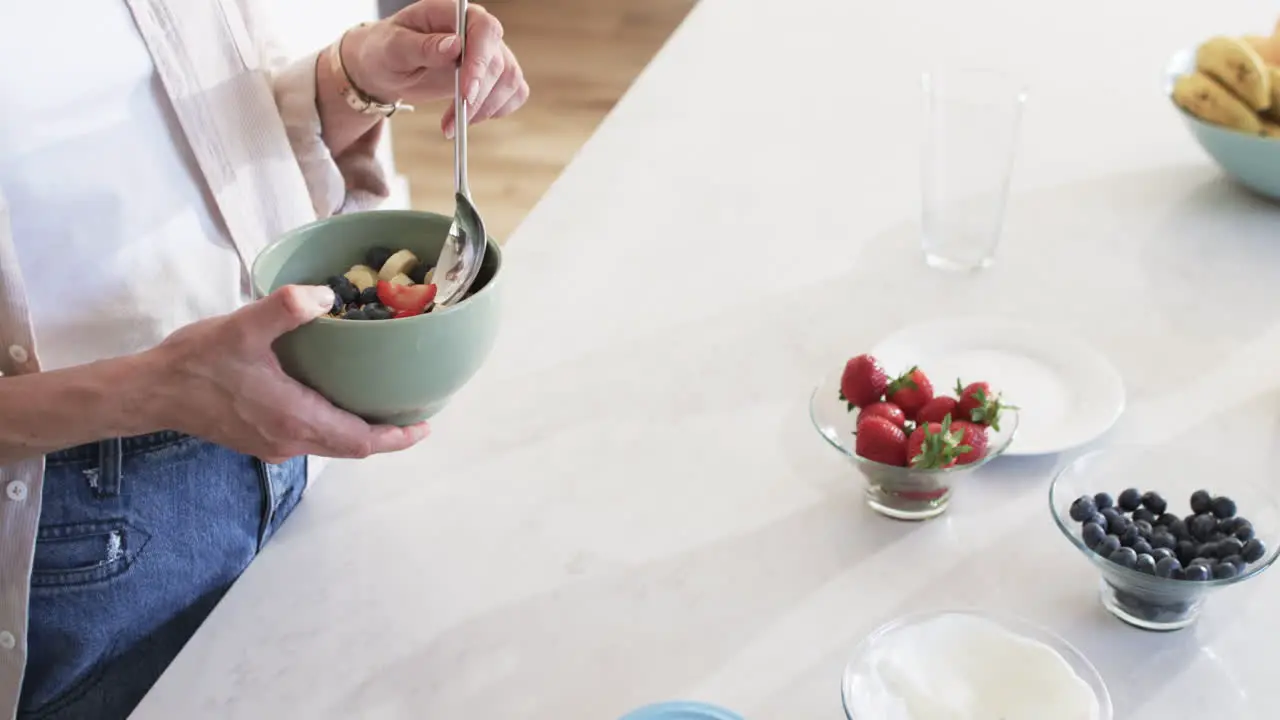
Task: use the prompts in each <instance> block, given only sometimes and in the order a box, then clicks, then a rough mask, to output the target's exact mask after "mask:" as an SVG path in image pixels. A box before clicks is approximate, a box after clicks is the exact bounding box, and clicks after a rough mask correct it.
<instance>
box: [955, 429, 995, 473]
mask: <svg viewBox="0 0 1280 720" xmlns="http://www.w3.org/2000/svg"><path fill="white" fill-rule="evenodd" d="M951 427H952V428H955V429H956V430H959V431H960V432H961V433H962V435H961V437H960V446H961V447H967V448H969V449H968V450H967V451H965V452H961V453H960V455H959V457H957V458H956V463H957V464H959V465H968V464H970V463H974V462H977V461H979V460H981V459H982V458H983V457H984V456H986V454H987V428H986V426H983V425H979V424H977V423H971V422H965V421H964V420H956V421H955V422H953V423H952V424H951Z"/></svg>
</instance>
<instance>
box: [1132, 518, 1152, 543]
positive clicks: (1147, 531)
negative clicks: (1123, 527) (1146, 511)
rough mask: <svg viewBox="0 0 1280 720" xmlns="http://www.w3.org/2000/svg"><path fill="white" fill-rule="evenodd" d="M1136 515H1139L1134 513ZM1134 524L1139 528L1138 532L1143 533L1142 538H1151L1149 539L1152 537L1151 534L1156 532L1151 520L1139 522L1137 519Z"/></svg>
mask: <svg viewBox="0 0 1280 720" xmlns="http://www.w3.org/2000/svg"><path fill="white" fill-rule="evenodd" d="M1134 515H1135V516H1136V515H1137V513H1134ZM1133 524H1134V525H1135V526H1136V527H1137V528H1138V532H1140V533H1142V537H1144V538H1149V537H1151V533H1153V532H1155V530H1156V529H1155V528H1154V527H1152V525H1151V521H1149V520H1137V519H1135V520H1134V521H1133Z"/></svg>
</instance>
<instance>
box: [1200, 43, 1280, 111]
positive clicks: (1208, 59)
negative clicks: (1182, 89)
mask: <svg viewBox="0 0 1280 720" xmlns="http://www.w3.org/2000/svg"><path fill="white" fill-rule="evenodd" d="M1196 69H1197V70H1199V71H1200V72H1202V73H1205V74H1206V75H1208V76H1210V77H1212V78H1213V79H1215V80H1217V81H1218V82H1220V83H1222V85H1223V86H1224V87H1226V88H1227V89H1228V90H1230V91H1231V92H1233V93H1235V95H1236V96H1237V97H1238V98H1240V99H1241V100H1243V101H1244V103H1245V104H1246V105H1247V106H1249V107H1250V108H1253V109H1254V110H1266V109H1267V108H1269V107H1271V102H1272V98H1271V72H1270V71H1269V70H1268V68H1267V63H1266V62H1265V61H1264V60H1263V59H1262V57H1261V56H1260V55H1258V51H1257V50H1254V49H1253V47H1252V46H1251V45H1250V44H1249V43H1248V42H1246V41H1244V40H1241V39H1239V38H1234V37H1227V36H1225V35H1220V36H1218V37H1214V38H1211V39H1209V40H1208V41H1206V42H1205V43H1203V44H1202V45H1201V46H1200V47H1199V49H1198V50H1197V51H1196Z"/></svg>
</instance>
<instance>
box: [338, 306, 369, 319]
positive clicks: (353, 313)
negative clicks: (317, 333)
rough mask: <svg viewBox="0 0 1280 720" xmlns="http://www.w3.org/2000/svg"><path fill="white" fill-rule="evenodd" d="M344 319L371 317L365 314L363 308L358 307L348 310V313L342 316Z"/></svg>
mask: <svg viewBox="0 0 1280 720" xmlns="http://www.w3.org/2000/svg"><path fill="white" fill-rule="evenodd" d="M342 319H343V320H368V319H369V318H368V316H366V315H365V314H364V311H363V310H360V309H358V308H357V309H355V310H348V311H347V313H346V314H345V315H343V316H342Z"/></svg>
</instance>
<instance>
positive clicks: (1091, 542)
mask: <svg viewBox="0 0 1280 720" xmlns="http://www.w3.org/2000/svg"><path fill="white" fill-rule="evenodd" d="M1106 537H1107V531H1106V530H1103V529H1102V526H1101V525H1099V524H1098V523H1093V522H1088V523H1085V524H1084V529H1083V530H1082V531H1081V532H1080V538H1081V539H1082V540H1084V545H1085V547H1089V548H1093V547H1097V546H1098V543H1100V542H1102V541H1103V539H1104V538H1106Z"/></svg>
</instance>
